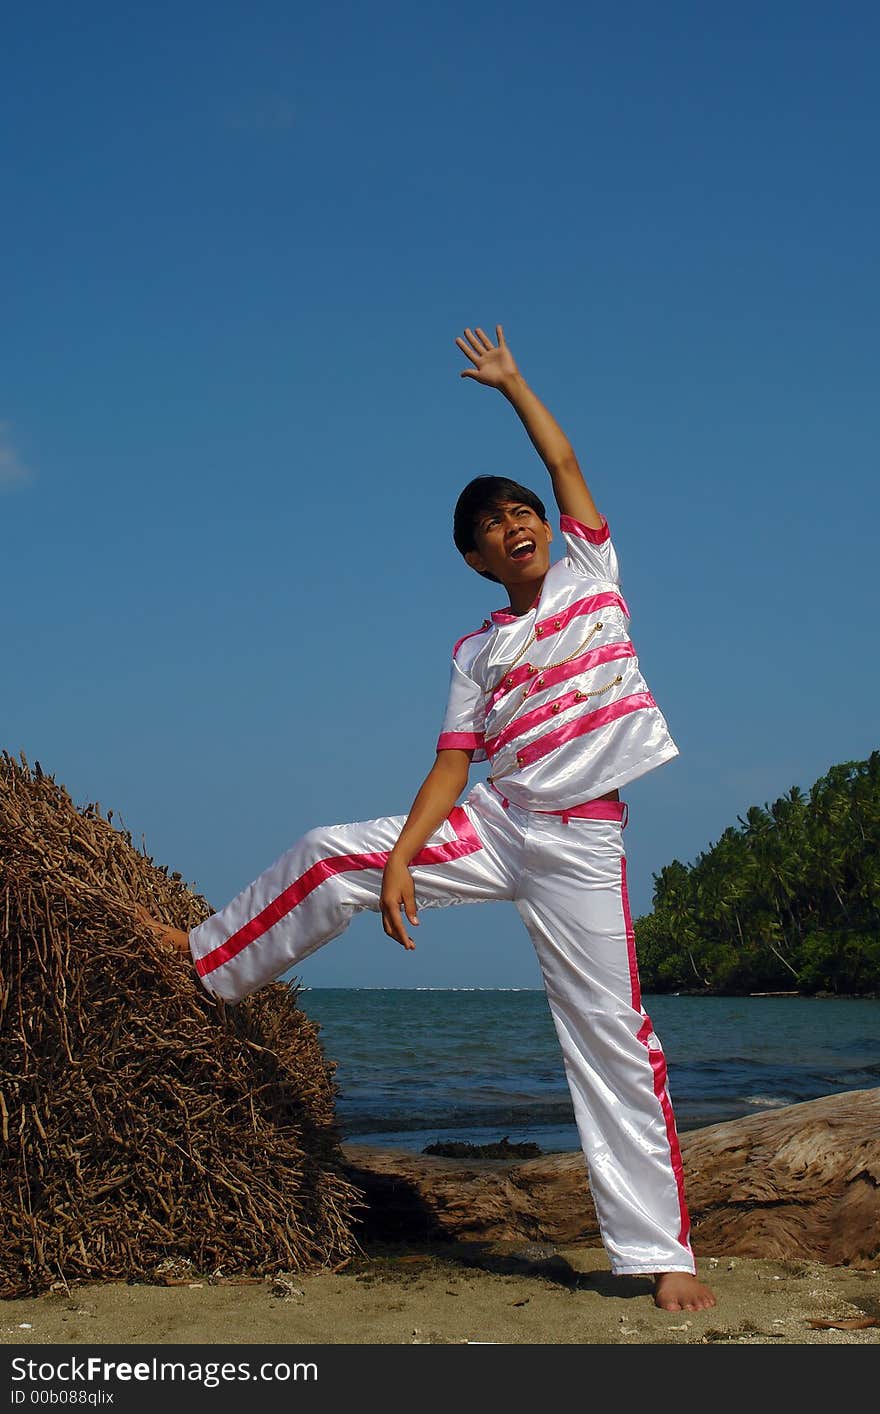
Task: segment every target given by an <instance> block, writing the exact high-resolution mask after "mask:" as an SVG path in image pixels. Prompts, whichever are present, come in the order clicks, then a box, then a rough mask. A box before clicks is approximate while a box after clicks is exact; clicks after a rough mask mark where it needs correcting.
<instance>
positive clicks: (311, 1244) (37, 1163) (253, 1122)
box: [0, 752, 359, 1297]
mask: <svg viewBox="0 0 880 1414" xmlns="http://www.w3.org/2000/svg"><path fill="white" fill-rule="evenodd" d="M112 816H113V812H112V811H108V813H107V818H106V819H105V818H104V817H103V816H102V814H101V811H100V807H99V806H98V805H88V806H86V807H85V808H84V809H82V810H77V809H76V807H75V806H74V804H73V802H72V800H71V798H70V796H69V794H68V793H67V791H66V790H65V789H64V787H63V786H59V785H56V783H55V781H54V779H53V778H52V777H51V776H46V775H44V774H43V772H42V771H41V769H40V767H39V764H38V763H37V764H36V765H35V768H34V770H33V772H32V771H31V769H30V767H29V766H28V763H27V761H26V760H25V757H24V755H23V754H22V756H21V763H20V764H19V762H18V761H16V760H13V758H12V757H10V756H9V755H8V754H7V753H5V752H4V753H3V754H2V756H0V1230H2V1233H3V1238H2V1242H0V1296H5V1297H11V1296H19V1295H24V1294H27V1293H35V1292H38V1291H41V1290H45V1289H46V1288H47V1287H51V1286H52V1285H55V1284H60V1285H62V1286H63V1285H64V1284H65V1283H70V1282H73V1281H74V1280H119V1279H131V1278H140V1279H147V1280H149V1279H150V1278H154V1277H155V1276H156V1275H157V1274H158V1273H159V1272H160V1271H162V1270H168V1268H169V1266H170V1265H171V1264H172V1263H175V1262H176V1263H186V1264H191V1265H192V1267H194V1268H195V1269H196V1270H198V1271H200V1272H208V1273H211V1272H217V1271H218V1270H220V1269H222V1272H223V1274H224V1275H226V1276H229V1275H233V1274H236V1273H251V1274H264V1273H269V1272H275V1271H281V1270H291V1269H294V1270H296V1269H300V1270H303V1269H307V1268H310V1267H316V1266H320V1265H324V1264H327V1263H330V1262H332V1261H335V1260H339V1259H340V1258H342V1257H344V1256H345V1255H346V1254H347V1253H349V1252H351V1251H353V1250H354V1249H355V1247H356V1244H355V1242H354V1240H353V1239H352V1237H351V1225H352V1221H353V1213H354V1210H355V1209H356V1208H357V1206H358V1199H359V1194H358V1192H357V1190H356V1189H354V1188H353V1187H352V1186H351V1185H350V1184H349V1183H348V1182H346V1180H345V1179H344V1178H343V1177H342V1176H341V1156H340V1152H339V1148H338V1133H337V1131H336V1129H335V1121H334V1098H335V1085H334V1081H333V1069H334V1067H333V1065H332V1064H329V1063H328V1062H327V1061H326V1060H325V1058H324V1055H323V1052H322V1049H321V1045H320V1042H319V1040H318V1035H317V1028H316V1026H315V1025H314V1023H313V1022H311V1021H310V1020H309V1019H308V1017H306V1016H305V1015H304V1014H303V1012H301V1011H300V1009H299V1008H298V1006H297V1003H296V990H295V989H291V988H288V987H286V986H284V985H281V984H277V983H276V984H275V985H274V986H272V987H268V988H265V989H263V990H262V991H261V992H258V993H257V994H255V995H254V996H253V997H252V998H250V999H248V1001H246V1002H244V1003H242V1004H241V1005H240V1006H238V1007H236V1008H233V1009H227V1008H225V1007H224V1006H223V1005H222V1004H221V1003H218V1002H215V1001H213V1000H212V999H211V998H210V997H209V996H208V995H207V993H205V992H204V991H203V990H202V988H201V986H200V985H199V984H198V982H197V981H196V980H195V977H194V974H193V972H192V969H191V967H190V965H189V964H188V962H187V961H185V960H181V959H179V958H178V957H176V956H174V955H173V954H171V953H169V952H166V951H164V950H163V949H162V947H161V946H160V945H159V944H158V943H157V942H156V941H155V940H154V938H153V936H152V934H151V932H150V931H149V929H148V928H146V927H145V926H144V924H143V923H141V922H140V921H139V920H138V918H137V915H136V914H135V912H134V907H133V905H134V904H136V903H140V904H143V905H144V906H145V907H146V908H147V909H148V910H149V911H150V912H151V913H152V914H153V916H154V917H157V918H161V919H162V920H163V921H165V922H167V923H171V924H173V925H175V926H176V927H178V928H191V927H193V926H194V925H195V924H196V923H198V922H200V921H201V920H202V919H203V918H206V917H207V916H208V915H209V913H210V912H211V910H210V908H209V906H208V904H207V903H206V902H205V900H204V899H203V898H201V897H200V896H199V895H197V894H194V893H192V892H190V890H189V889H188V888H187V887H186V885H185V884H184V883H183V882H182V881H181V878H180V875H179V874H172V875H170V876H169V874H168V871H167V869H166V868H160V867H158V866H156V865H155V864H154V863H153V861H152V859H150V858H149V857H148V856H147V855H146V854H145V853H141V852H139V851H138V850H137V849H136V848H135V847H134V846H133V844H132V840H131V836H130V834H128V833H127V832H125V831H120V830H118V829H116V828H115V827H114V826H113V825H112V823H111V821H112Z"/></svg>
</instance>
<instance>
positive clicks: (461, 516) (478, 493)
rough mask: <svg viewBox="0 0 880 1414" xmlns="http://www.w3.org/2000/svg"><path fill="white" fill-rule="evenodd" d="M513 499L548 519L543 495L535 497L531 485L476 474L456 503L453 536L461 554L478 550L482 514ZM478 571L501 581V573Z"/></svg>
mask: <svg viewBox="0 0 880 1414" xmlns="http://www.w3.org/2000/svg"><path fill="white" fill-rule="evenodd" d="M511 502H516V503H517V504H518V505H523V506H530V507H531V509H532V510H533V511H535V512H537V514H538V515H539V516H540V517H541V519H542V520H544V521H545V520H546V519H547V510H546V508H545V506H544V502H543V501H542V500H541V498H540V496H536V495H535V493H534V491H530V490H529V488H528V486H520V484H519V482H518V481H511V480H510V478H509V477H507V476H475V477H474V479H473V481H469V482H468V484H467V486H466V487H465V488H464V490H463V491H462V493H461V495H460V496H459V498H458V500H457V501H456V503H455V514H454V516H453V521H452V538H453V540H454V541H455V546H456V549H457V550H458V551H459V552H460V553H461V554H462V555H466V554H467V553H468V551H470V550H476V548H477V542H476V539H475V536H474V531H475V530H476V527H477V522H478V521H479V519H480V516H482V515H485V513H486V512H487V511H494V510H497V508H498V507H499V506H504V505H509V504H510V503H511ZM477 574H481V575H482V576H483V578H484V579H491V580H494V582H495V583H496V584H500V583H501V581H500V580H499V579H498V576H497V575H494V574H490V573H489V571H488V570H477Z"/></svg>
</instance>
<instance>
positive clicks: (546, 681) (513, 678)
mask: <svg viewBox="0 0 880 1414" xmlns="http://www.w3.org/2000/svg"><path fill="white" fill-rule="evenodd" d="M635 656H636V650H635V649H634V648H633V646H632V644H631V643H630V641H629V639H624V640H623V641H622V642H620V643H603V645H602V647H601V648H591V649H590V651H589V652H588V653H582V654H581V656H580V657H579V658H571V659H569V661H568V662H567V663H559V664H557V666H556V667H555V668H535V667H533V666H532V664H531V663H523V665H522V667H520V668H514V670H513V672H512V673H508V674H507V677H506V678H504V680H503V682H502V683H501V685H500V687H498V688H496V689H495V692H494V693H493V694H492V706H493V707H494V706H495V704H496V702H498V701H499V699H500V698H502V697H504V696H505V695H506V694H507V693H508V692H512V691H513V689H514V688H515V687H520V686H521V685H522V684H523V683H532V680H533V679H534V685H533V691H536V692H541V691H542V690H543V689H544V688H545V687H554V686H555V684H556V683H558V682H565V681H567V679H568V678H573V677H577V675H578V673H587V672H589V671H590V669H591V668H598V667H599V666H600V664H602V663H611V662H614V661H615V660H616V659H617V658H634V657H635Z"/></svg>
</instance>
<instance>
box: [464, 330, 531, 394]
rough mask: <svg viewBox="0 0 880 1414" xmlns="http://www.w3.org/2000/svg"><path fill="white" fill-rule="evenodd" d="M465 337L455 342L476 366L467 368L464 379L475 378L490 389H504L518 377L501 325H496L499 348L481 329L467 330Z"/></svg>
mask: <svg viewBox="0 0 880 1414" xmlns="http://www.w3.org/2000/svg"><path fill="white" fill-rule="evenodd" d="M464 335H465V336H464V338H463V339H460V338H459V339H456V341H455V342H456V344H457V345H458V347H459V348H460V349H461V351H462V353H463V354H464V355H465V357H466V358H469V359H470V361H471V363H472V364H473V365H474V366H473V368H465V369H464V370H463V371H462V375H461V376H462V378H475V379H476V380H477V382H478V383H485V384H486V386H487V387H489V388H502V387H503V386H504V384H505V383H507V382H508V381H509V380H510V379H511V378H515V377H516V375H517V372H518V370H517V366H516V364H515V362H514V359H513V354H512V353H511V352H510V349H509V348H508V347H507V345H506V344H505V342H504V330H503V329H502V327H501V325H500V324H496V325H495V336H496V338H497V340H498V344H497V347H496V345H495V344H493V343H492V340H491V339H490V338H489V337H488V335H486V334H485V333H484V332H483V330H482V329H480V328H479V327H478V328H477V330H476V332H474V330H472V329H465V331H464Z"/></svg>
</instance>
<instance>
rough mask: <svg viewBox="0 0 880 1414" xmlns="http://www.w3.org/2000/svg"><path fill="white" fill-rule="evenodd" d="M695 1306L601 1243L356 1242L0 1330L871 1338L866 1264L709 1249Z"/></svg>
mask: <svg viewBox="0 0 880 1414" xmlns="http://www.w3.org/2000/svg"><path fill="white" fill-rule="evenodd" d="M699 1274H700V1276H701V1277H702V1278H703V1280H705V1281H708V1282H709V1283H710V1284H711V1285H712V1287H713V1289H714V1290H715V1293H716V1296H717V1297H718V1305H717V1306H716V1307H715V1308H714V1309H713V1310H710V1311H705V1312H698V1313H697V1312H684V1313H676V1314H669V1313H665V1312H662V1311H659V1310H657V1309H656V1307H655V1306H654V1305H653V1303H652V1300H651V1295H650V1285H649V1283H648V1282H646V1281H642V1280H637V1279H634V1278H613V1277H611V1276H610V1274H609V1273H608V1269H607V1261H606V1258H605V1254H604V1252H603V1251H602V1250H601V1248H595V1247H583V1246H578V1247H560V1248H555V1249H550V1248H546V1247H544V1248H537V1247H533V1246H530V1245H529V1244H523V1243H521V1242H520V1243H494V1244H487V1243H447V1244H442V1245H434V1246H426V1247H420V1248H414V1247H412V1246H408V1247H406V1248H403V1247H393V1246H387V1245H386V1246H381V1247H379V1246H371V1247H370V1248H369V1249H368V1250H367V1251H365V1252H364V1254H363V1255H362V1256H359V1257H358V1258H356V1259H354V1260H352V1261H351V1262H350V1263H349V1264H348V1265H347V1266H346V1267H345V1268H344V1269H343V1270H342V1271H338V1272H335V1273H332V1272H319V1273H314V1274H312V1275H308V1276H300V1275H294V1274H292V1275H290V1276H288V1277H284V1278H282V1279H275V1280H274V1281H273V1280H272V1279H266V1280H265V1281H261V1282H258V1283H254V1284H236V1283H230V1284H228V1285H225V1284H214V1283H212V1281H211V1279H210V1278H209V1277H197V1278H193V1282H194V1284H193V1285H185V1286H171V1287H168V1286H148V1285H142V1284H131V1285H126V1284H120V1283H107V1284H105V1285H94V1286H82V1287H74V1288H72V1289H71V1290H70V1291H69V1292H67V1291H64V1290H62V1291H58V1292H51V1293H47V1294H46V1295H43V1296H39V1297H36V1298H32V1299H25V1300H15V1301H4V1302H0V1344H3V1345H15V1346H21V1347H26V1346H29V1345H49V1344H64V1345H85V1344H88V1345H90V1346H95V1345H103V1344H145V1345H156V1344H170V1345H188V1344H215V1343H219V1344H224V1345H250V1344H270V1345H275V1344H277V1345H279V1346H286V1347H291V1346H296V1347H298V1346H309V1345H327V1344H332V1345H411V1344H426V1345H449V1344H465V1343H468V1342H493V1343H499V1344H505V1345H570V1344H575V1345H578V1344H581V1345H643V1344H646V1345H655V1344H664V1345H666V1344H678V1345H694V1344H716V1343H724V1344H733V1345H765V1344H773V1343H781V1344H789V1345H806V1344H810V1345H813V1344H819V1345H857V1344H858V1345H861V1344H878V1343H880V1328H878V1327H873V1328H869V1329H865V1330H842V1329H830V1330H816V1329H812V1328H811V1327H810V1325H809V1321H810V1319H813V1318H824V1319H832V1320H834V1319H844V1320H846V1319H850V1320H852V1319H859V1318H865V1317H875V1318H880V1274H878V1273H877V1272H870V1271H855V1270H851V1269H850V1268H847V1267H824V1266H821V1265H819V1264H817V1263H814V1262H781V1261H764V1260H755V1259H751V1258H744V1257H709V1258H703V1259H701V1260H700V1261H699Z"/></svg>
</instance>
